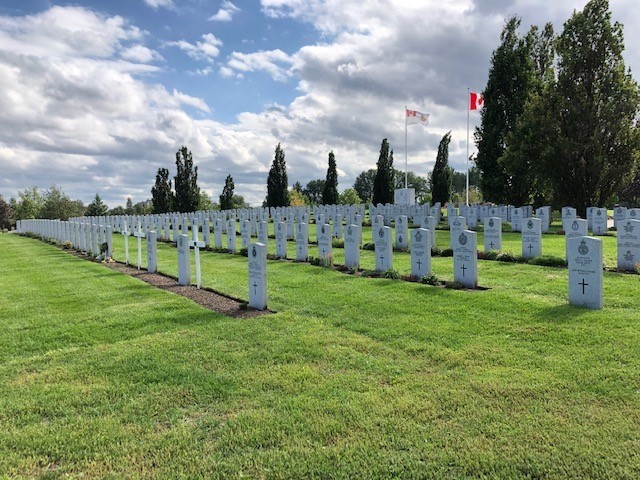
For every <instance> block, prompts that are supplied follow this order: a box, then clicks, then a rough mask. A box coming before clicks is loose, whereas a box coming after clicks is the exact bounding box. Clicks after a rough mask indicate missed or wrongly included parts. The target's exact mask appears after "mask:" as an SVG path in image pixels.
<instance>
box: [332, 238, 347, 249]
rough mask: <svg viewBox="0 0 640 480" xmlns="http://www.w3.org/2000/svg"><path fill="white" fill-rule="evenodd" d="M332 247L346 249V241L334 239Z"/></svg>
mask: <svg viewBox="0 0 640 480" xmlns="http://www.w3.org/2000/svg"><path fill="white" fill-rule="evenodd" d="M331 245H333V248H344V240H341V239H339V238H334V239H333V240H332V241H331Z"/></svg>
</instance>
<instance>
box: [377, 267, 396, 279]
mask: <svg viewBox="0 0 640 480" xmlns="http://www.w3.org/2000/svg"><path fill="white" fill-rule="evenodd" d="M380 276H381V277H382V278H390V279H392V280H397V279H399V278H400V274H399V273H398V271H397V270H394V269H393V268H390V269H389V270H387V271H385V272H382V274H381V275H380Z"/></svg>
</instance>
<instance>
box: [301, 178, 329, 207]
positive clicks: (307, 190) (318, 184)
mask: <svg viewBox="0 0 640 480" xmlns="http://www.w3.org/2000/svg"><path fill="white" fill-rule="evenodd" d="M325 182H326V180H323V179H321V178H319V179H317V180H311V181H309V182H308V183H307V185H305V187H304V188H303V189H302V194H303V195H304V196H305V197H306V198H307V200H308V201H309V203H310V204H311V205H320V204H322V193H323V192H324V185H325Z"/></svg>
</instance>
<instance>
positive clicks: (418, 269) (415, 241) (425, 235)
mask: <svg viewBox="0 0 640 480" xmlns="http://www.w3.org/2000/svg"><path fill="white" fill-rule="evenodd" d="M430 238H431V234H430V232H429V230H427V229H426V228H414V229H413V230H411V275H413V276H414V277H418V278H422V277H424V276H425V275H429V274H430V273H431V240H430Z"/></svg>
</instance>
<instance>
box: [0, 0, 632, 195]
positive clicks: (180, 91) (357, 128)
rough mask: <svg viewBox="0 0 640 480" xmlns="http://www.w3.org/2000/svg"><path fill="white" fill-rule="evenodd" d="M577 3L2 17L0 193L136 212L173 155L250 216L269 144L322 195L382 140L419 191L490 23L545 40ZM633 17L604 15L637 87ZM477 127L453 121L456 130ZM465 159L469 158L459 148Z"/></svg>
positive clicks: (175, 1) (491, 35)
mask: <svg viewBox="0 0 640 480" xmlns="http://www.w3.org/2000/svg"><path fill="white" fill-rule="evenodd" d="M585 3H586V1H585V0H554V1H550V0H364V1H363V0H357V1H354V0H231V1H230V0H85V1H82V0H78V1H76V2H64V1H53V0H2V1H1V2H0V194H1V195H3V196H4V197H5V198H9V197H11V196H15V195H16V194H17V193H18V191H19V190H23V189H25V188H28V187H30V186H34V185H35V186H38V187H40V188H42V189H46V188H48V187H49V186H50V185H52V184H55V185H57V186H59V187H61V188H62V189H63V190H64V191H65V192H66V193H67V194H69V195H70V196H71V197H72V198H74V199H76V198H79V199H81V200H83V201H84V202H85V203H88V202H89V201H91V199H92V198H93V196H94V195H95V194H96V193H99V194H100V196H101V197H102V198H103V199H104V200H105V201H106V202H107V203H108V204H109V205H110V206H112V207H113V206H115V205H119V204H120V205H124V203H125V201H126V198H127V197H128V196H130V197H132V199H133V201H134V202H137V201H141V200H145V199H147V198H149V197H150V196H151V194H150V189H151V186H152V185H153V182H154V180H155V174H156V171H157V169H158V168H160V167H166V168H169V170H170V172H171V175H172V176H173V175H174V174H175V152H176V151H177V150H178V149H179V148H180V146H182V145H186V146H187V147H188V148H189V149H190V150H191V151H192V152H193V156H194V160H195V162H196V165H198V167H199V172H198V173H199V175H198V180H199V184H200V186H201V187H202V188H203V189H204V190H205V191H207V193H208V194H210V195H212V196H214V198H216V199H217V196H218V195H219V194H220V193H221V190H222V186H223V184H224V179H225V177H226V176H227V175H228V174H231V175H232V176H233V178H234V181H235V186H236V193H238V194H241V195H243V196H244V197H245V199H247V200H248V201H249V202H250V203H252V204H254V205H258V204H260V203H261V202H262V200H263V199H264V196H265V193H266V186H265V185H266V177H267V172H268V170H269V166H270V163H271V161H272V159H273V152H274V149H275V146H276V144H277V143H278V142H281V143H282V146H283V147H284V149H285V152H286V162H287V167H288V173H289V184H290V185H292V184H293V183H294V182H295V181H300V182H301V183H302V184H303V185H304V184H306V182H308V181H309V180H313V179H316V178H324V176H325V174H326V168H327V157H328V153H329V151H330V150H333V151H334V153H335V155H336V160H337V163H338V170H339V189H340V190H341V191H342V190H344V189H345V188H348V187H350V186H351V185H352V184H353V181H354V180H355V177H356V176H357V175H358V174H359V173H360V172H361V171H363V170H366V169H369V168H374V167H375V163H376V160H377V156H378V151H379V148H380V142H381V140H382V139H383V138H385V137H386V138H388V139H389V142H390V144H391V147H392V148H393V149H394V158H395V165H396V167H397V168H404V158H405V157H404V155H405V147H404V106H405V105H406V106H408V107H409V108H410V109H415V110H419V111H421V112H426V113H430V114H431V120H430V121H431V124H430V125H429V126H428V127H426V128H425V127H423V126H421V125H413V126H410V127H409V129H408V152H407V153H408V163H409V169H410V170H413V171H415V172H416V173H418V174H420V175H424V176H426V175H427V174H428V173H429V172H430V171H431V169H432V168H433V163H434V161H435V155H436V150H437V145H438V142H439V140H440V138H441V137H442V135H444V134H445V133H446V132H448V131H449V130H451V131H452V132H453V133H452V136H453V139H452V143H451V147H450V163H451V164H452V166H453V167H454V168H455V169H457V170H464V169H465V168H466V167H465V158H466V131H467V130H466V124H467V111H466V106H467V88H470V89H471V91H481V90H482V89H483V88H484V86H485V84H486V80H487V74H488V68H489V60H490V57H491V52H492V51H493V50H494V49H495V48H496V46H497V45H498V42H499V36H500V31H501V29H502V26H503V25H504V20H505V18H506V16H509V15H511V14H518V15H520V16H521V17H522V19H523V29H526V28H528V26H529V25H531V24H538V25H542V24H543V23H545V22H546V21H552V22H553V23H554V24H555V26H556V30H557V31H559V30H561V28H562V24H563V22H564V21H565V20H566V19H567V18H569V16H570V15H571V12H572V11H573V10H574V9H581V8H582V7H583V6H584V5H585ZM636 3H637V2H636V1H634V0H612V1H611V10H612V12H613V16H614V18H615V19H616V20H619V21H621V22H623V23H624V24H625V25H627V28H626V29H625V41H626V45H627V51H626V52H625V58H626V61H627V65H628V66H629V67H631V69H632V72H633V73H634V76H636V78H637V70H638V69H639V68H640V31H637V30H635V31H634V30H633V29H632V28H630V27H631V26H633V25H638V24H639V23H640V14H639V13H636V10H637V7H636ZM477 122H478V115H477V114H475V113H472V114H471V125H472V128H473V126H474V125H475V124H477ZM472 151H473V145H472Z"/></svg>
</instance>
